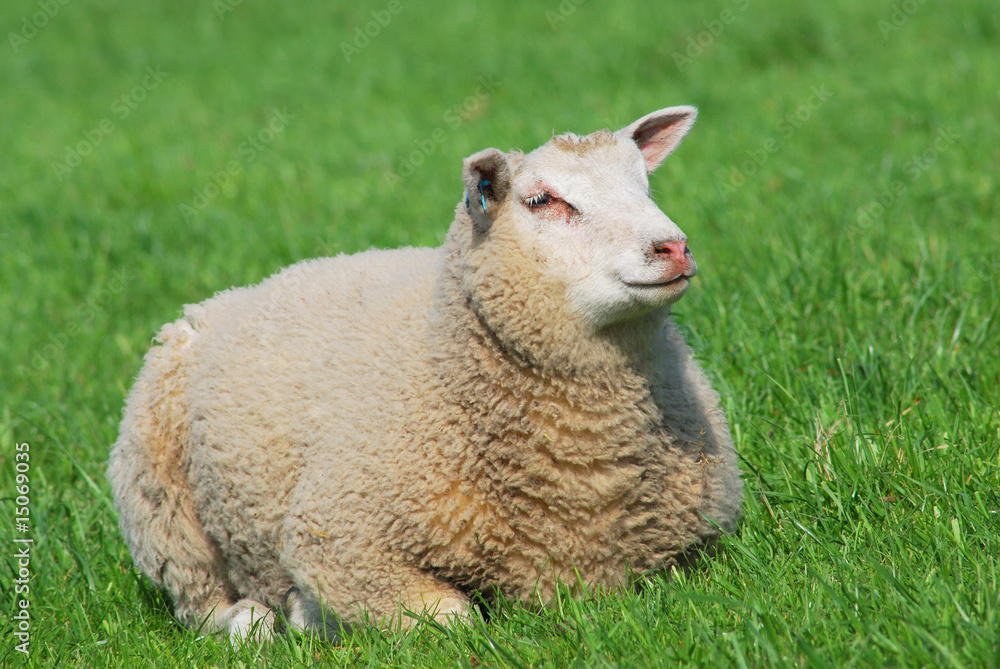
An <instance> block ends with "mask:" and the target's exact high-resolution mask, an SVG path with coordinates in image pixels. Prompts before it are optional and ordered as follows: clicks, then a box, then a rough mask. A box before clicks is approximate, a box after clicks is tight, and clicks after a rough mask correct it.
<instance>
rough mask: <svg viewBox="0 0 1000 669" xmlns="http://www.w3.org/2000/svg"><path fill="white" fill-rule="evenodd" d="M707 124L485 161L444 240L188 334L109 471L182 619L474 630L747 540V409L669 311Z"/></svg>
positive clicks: (186, 325)
mask: <svg viewBox="0 0 1000 669" xmlns="http://www.w3.org/2000/svg"><path fill="white" fill-rule="evenodd" d="M696 114H697V110H696V109H695V108H693V107H687V106H681V107H669V108H666V109H662V110H660V111H656V112H653V113H652V114H649V115H647V116H644V117H642V118H640V119H639V120H637V121H635V122H634V123H632V124H631V125H629V126H627V127H625V128H623V129H621V130H618V131H617V132H610V131H607V130H601V131H598V132H595V133H593V134H590V135H587V136H577V135H574V134H565V135H560V136H555V137H553V138H552V139H551V140H550V141H548V142H547V143H546V144H544V145H543V146H541V147H540V148H538V149H536V150H534V151H532V152H530V153H528V154H524V153H522V152H520V151H516V150H512V151H510V152H509V153H504V152H502V151H499V150H498V149H492V148H491V149H486V150H483V151H480V152H478V153H476V154H474V155H472V156H470V157H469V158H467V159H466V160H465V161H464V165H463V171H462V179H463V181H464V186H465V193H464V195H463V197H462V198H461V200H460V202H459V204H458V205H457V207H456V212H455V218H454V221H453V222H452V224H451V226H450V228H449V230H448V233H447V237H446V240H445V242H444V244H443V246H441V247H439V248H434V249H428V248H404V249H398V250H374V249H373V250H368V251H365V252H363V253H359V254H356V255H350V256H344V255H341V256H338V257H336V258H322V259H314V260H306V261H303V262H300V263H298V264H295V265H292V266H291V267H289V268H287V269H285V270H283V271H281V272H279V273H277V274H275V275H274V276H272V277H270V278H269V279H266V280H264V281H263V282H261V283H260V284H258V285H255V286H251V287H245V288H237V289H230V290H227V291H223V292H221V293H218V294H217V295H215V296H214V297H212V298H211V299H209V300H207V301H205V302H202V303H201V304H197V305H187V306H186V307H185V310H184V315H183V317H182V318H180V319H179V320H177V321H175V322H173V323H170V324H168V325H166V326H164V327H163V328H162V330H161V331H160V332H159V334H158V336H157V340H156V341H157V342H158V344H159V345H158V346H153V347H152V348H151V350H150V351H149V352H148V354H147V355H146V358H145V364H144V366H143V368H142V370H141V371H140V373H139V375H138V378H137V380H136V382H135V384H134V386H133V388H132V390H131V391H130V393H129V396H128V399H127V404H126V408H125V411H124V415H123V419H122V423H121V429H120V435H119V437H118V440H117V441H116V443H115V444H114V446H113V449H112V452H111V456H110V463H109V466H108V479H109V481H110V484H111V487H112V490H113V494H114V500H115V506H116V508H117V510H118V514H119V521H120V527H121V532H122V535H123V536H124V539H125V541H126V543H127V545H128V547H129V550H130V551H131V554H132V557H133V559H134V562H135V565H136V567H137V568H138V569H139V570H141V571H142V572H143V573H144V574H146V575H147V576H148V577H149V578H150V579H151V580H152V581H153V583H155V584H156V585H157V586H159V587H161V588H163V589H164V590H165V591H166V592H167V593H168V594H169V596H170V598H171V600H172V602H173V606H174V611H175V615H176V617H177V618H178V620H180V621H181V622H182V623H183V624H185V625H187V626H188V627H191V628H199V627H200V628H202V629H209V630H214V631H218V632H224V633H226V634H228V635H229V637H230V638H231V639H232V640H233V642H234V643H241V642H244V641H245V640H247V639H267V638H270V637H271V636H272V635H273V634H274V633H276V632H277V631H281V629H282V626H285V627H286V628H292V629H296V630H305V631H311V632H316V633H319V634H328V635H333V636H336V633H337V631H338V630H340V629H341V626H344V627H345V628H349V627H350V626H351V625H354V624H358V623H361V622H368V623H373V624H377V625H381V626H383V627H391V628H395V627H402V628H407V627H409V626H410V625H411V624H412V620H413V619H412V618H411V617H403V616H402V614H401V612H402V611H404V610H409V611H417V612H425V613H426V614H428V615H432V616H434V617H435V618H436V619H438V620H443V621H460V620H463V619H465V617H466V616H468V615H470V614H469V611H470V608H469V607H470V593H472V592H475V591H480V592H496V591H499V592H502V593H504V594H505V595H507V596H509V597H511V598H516V599H519V600H521V601H524V602H525V603H526V604H528V605H545V604H546V603H548V602H550V600H552V598H553V597H554V595H555V592H556V588H557V584H558V583H560V582H564V583H571V584H572V583H577V584H584V585H587V586H592V587H595V588H600V589H615V588H619V587H622V586H624V585H626V584H628V583H630V582H631V579H630V574H643V573H647V572H651V571H654V570H663V569H667V568H670V567H671V566H675V565H684V564H687V560H688V559H689V558H691V557H692V556H695V555H696V554H698V553H699V552H700V551H701V550H711V548H712V547H713V545H714V544H715V542H716V540H717V539H718V537H719V536H720V534H722V533H728V532H732V531H733V530H734V527H735V525H736V523H737V520H738V519H739V516H740V504H741V498H742V489H743V484H742V481H741V479H740V473H739V468H738V464H737V460H736V454H735V451H734V449H733V444H732V440H731V437H730V434H729V429H728V425H727V422H726V419H725V416H724V415H723V413H722V411H721V409H720V407H719V402H720V398H719V396H718V394H717V393H716V392H715V391H714V390H713V389H712V387H711V386H710V384H709V382H708V380H707V379H706V376H705V374H704V372H703V370H702V369H701V367H700V366H699V365H698V363H697V362H696V361H695V359H694V357H693V353H692V351H691V349H690V348H689V347H688V345H687V344H686V343H685V341H684V338H683V336H682V334H681V332H680V331H679V330H678V328H677V326H676V325H675V323H674V322H673V321H672V320H671V318H670V315H669V314H670V309H671V305H673V304H674V303H675V302H676V301H677V300H678V299H680V297H681V296H682V295H683V294H684V293H685V292H686V291H687V289H688V287H689V285H690V281H691V278H692V277H694V276H695V274H696V272H697V264H696V263H695V260H694V257H693V255H692V254H691V250H690V248H689V247H688V246H687V243H686V242H687V238H686V237H685V235H684V234H683V233H682V232H681V230H680V229H679V228H678V227H677V226H676V225H675V224H674V223H673V222H672V221H671V220H670V219H669V218H668V217H667V216H666V215H665V214H664V213H663V212H662V211H661V210H660V209H659V208H658V207H657V206H656V204H655V203H654V202H653V201H652V199H651V196H650V190H649V179H648V174H649V173H651V172H652V171H653V170H655V169H656V168H657V167H658V166H659V165H660V164H661V163H662V162H663V160H664V159H665V158H666V157H667V156H668V155H669V154H670V153H671V152H672V151H673V150H674V149H675V148H676V147H677V145H678V144H679V143H680V141H681V139H682V138H683V137H684V135H685V134H686V133H687V132H688V130H689V129H690V128H691V125H692V124H693V122H694V120H695V116H696ZM276 612H277V614H276ZM276 623H278V624H277V626H276ZM334 623H336V625H334Z"/></svg>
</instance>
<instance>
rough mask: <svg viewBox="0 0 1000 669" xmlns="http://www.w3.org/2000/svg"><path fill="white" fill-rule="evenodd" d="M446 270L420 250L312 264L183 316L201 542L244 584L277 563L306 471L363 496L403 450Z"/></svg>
mask: <svg viewBox="0 0 1000 669" xmlns="http://www.w3.org/2000/svg"><path fill="white" fill-rule="evenodd" d="M440 263H441V253H440V251H438V250H435V249H413V248H408V249H399V250H394V251H375V250H372V251H366V252H364V253H360V254H357V255H353V256H338V257H336V258H323V259H317V260H309V261H304V262H301V263H299V264H296V265H293V266H291V267H289V268H287V269H285V270H284V271H282V272H280V273H279V274H276V275H275V276H273V277H271V278H269V279H267V280H265V281H263V282H262V283H260V284H258V285H256V286H251V287H247V288H238V289H233V290H228V291H225V292H222V293H220V294H218V295H216V296H215V297H213V298H211V299H210V300H207V301H206V302H203V303H201V304H197V305H189V306H188V307H187V308H186V310H185V318H186V319H187V320H188V321H189V322H190V323H191V325H192V327H194V329H195V330H196V332H197V339H196V340H195V342H194V344H193V345H192V350H191V359H190V364H191V366H192V373H191V379H192V381H191V388H190V391H189V392H190V397H189V402H188V404H189V407H190V414H189V419H190V424H191V441H192V443H191V450H190V453H191V456H190V457H191V461H190V468H189V478H190V481H191V484H192V490H193V493H194V497H195V500H196V503H197V507H198V513H199V516H200V517H201V519H202V521H203V522H204V524H205V526H206V530H208V532H209V534H210V535H212V536H213V537H215V538H216V540H217V541H219V542H220V544H222V547H223V550H224V552H229V551H227V550H226V549H227V547H228V546H230V545H232V546H233V547H234V550H233V551H232V553H233V554H238V555H240V556H241V557H240V559H241V560H243V561H245V562H247V565H246V569H247V571H248V576H249V573H251V572H253V571H255V570H257V571H259V570H260V569H261V568H262V565H261V564H254V556H253V555H252V554H253V553H254V551H255V550H259V551H263V552H265V553H268V554H267V555H259V556H257V557H258V558H260V559H263V560H265V561H266V562H267V563H271V564H273V562H274V561H276V559H277V551H278V547H279V546H280V544H281V538H280V527H281V523H282V522H283V518H284V516H285V514H286V513H287V512H288V509H289V506H290V505H291V504H292V499H291V497H292V495H293V489H294V488H295V485H296V482H297V481H298V479H299V477H300V476H301V474H302V473H303V472H304V471H308V470H315V469H316V468H322V469H324V470H325V471H326V473H327V474H328V475H329V476H331V477H332V476H334V475H336V476H337V477H338V479H339V480H340V485H342V486H344V487H347V488H351V487H354V486H359V485H365V486H367V485H369V484H370V481H364V477H365V472H366V471H367V470H370V469H372V468H373V467H375V466H377V465H378V463H379V462H380V461H384V459H385V455H386V454H385V453H384V452H383V451H384V449H385V448H387V447H390V446H391V445H392V444H393V443H395V442H396V438H395V437H394V434H393V433H394V432H398V431H399V430H401V429H402V426H403V425H405V418H404V417H402V416H401V415H400V414H401V412H402V407H403V406H404V404H405V401H404V400H405V398H407V397H409V396H411V395H412V394H413V393H415V392H420V388H419V386H420V383H421V382H420V379H421V378H422V376H424V375H425V371H424V370H425V369H426V352H425V349H426V327H427V310H428V308H429V306H430V302H431V296H432V293H433V289H434V285H435V281H436V278H437V276H438V275H439V273H440ZM327 480H330V479H327ZM258 546H259V547H260V548H259V549H257V548H251V547H258ZM248 553H249V554H250V555H248Z"/></svg>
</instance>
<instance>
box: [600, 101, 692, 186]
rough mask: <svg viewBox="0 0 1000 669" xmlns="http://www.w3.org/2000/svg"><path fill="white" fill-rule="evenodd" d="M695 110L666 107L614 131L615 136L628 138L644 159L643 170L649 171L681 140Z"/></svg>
mask: <svg viewBox="0 0 1000 669" xmlns="http://www.w3.org/2000/svg"><path fill="white" fill-rule="evenodd" d="M697 116H698V110H697V109H695V108H694V107H687V106H684V107H667V108H666V109H661V110H660V111H655V112H653V113H652V114H647V115H646V116H643V117H642V118H641V119H639V120H638V121H636V122H635V123H633V124H632V125H630V126H628V127H627V128H622V129H621V130H619V131H618V133H617V134H618V136H620V137H625V138H627V139H631V140H632V141H633V142H635V143H636V145H637V146H638V147H639V150H640V151H642V157H643V158H645V159H646V171H647V172H652V171H653V170H655V169H656V168H657V167H659V166H660V163H662V162H663V161H664V160H666V158H667V156H669V155H670V153H671V152H672V151H673V150H674V149H676V148H677V145H678V144H680V143H681V140H682V139H684V135H686V134H687V133H688V130H690V129H691V126H692V125H694V119H695V117H697Z"/></svg>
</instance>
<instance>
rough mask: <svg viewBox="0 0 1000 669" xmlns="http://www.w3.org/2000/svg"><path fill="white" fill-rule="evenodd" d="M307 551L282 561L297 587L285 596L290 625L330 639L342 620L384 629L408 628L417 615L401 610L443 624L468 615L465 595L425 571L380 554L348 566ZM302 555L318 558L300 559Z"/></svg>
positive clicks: (318, 552)
mask: <svg viewBox="0 0 1000 669" xmlns="http://www.w3.org/2000/svg"><path fill="white" fill-rule="evenodd" d="M309 548H313V547H312V546H311V547H309ZM306 553H307V554H306V555H303V554H302V553H301V552H300V553H299V554H298V555H297V556H295V557H296V558H298V559H296V560H295V561H294V563H291V564H290V563H289V562H287V561H284V560H283V562H285V566H286V567H287V568H289V571H290V573H291V574H292V578H293V580H294V581H295V583H296V585H297V590H298V592H295V593H290V595H294V597H291V596H290V597H288V598H286V602H288V601H289V600H291V601H290V602H289V605H288V606H286V608H285V616H286V619H287V620H288V623H289V625H290V626H291V627H293V628H295V629H299V630H307V631H312V632H319V633H324V634H325V635H326V636H327V637H331V638H335V637H336V636H337V632H338V630H339V627H340V624H342V623H347V624H348V625H349V624H351V623H358V622H369V623H372V624H375V625H378V626H380V627H382V628H385V629H404V630H407V629H410V628H412V627H413V626H414V625H415V624H416V623H417V618H414V617H413V616H411V615H407V614H406V612H412V613H413V614H416V615H417V616H424V615H429V616H431V617H432V618H433V619H434V620H437V621H439V622H444V623H455V622H459V621H461V620H464V619H466V618H467V617H468V616H469V606H470V605H469V598H468V597H466V596H465V594H463V593H462V592H460V591H459V590H458V589H456V588H455V587H454V586H452V585H450V584H448V583H445V582H444V581H441V580H440V579H438V578H435V577H434V576H433V575H431V574H429V573H427V572H425V571H421V570H419V569H416V568H414V567H411V566H409V565H403V564H398V563H396V562H395V561H392V560H387V559H386V556H385V555H384V554H383V555H381V556H380V558H381V560H380V561H376V560H375V559H372V560H371V561H368V562H358V563H354V566H352V567H348V566H347V565H344V566H341V565H338V564H336V562H335V561H334V560H330V557H329V554H327V555H326V556H324V555H323V552H321V551H319V550H316V551H311V550H307V551H306ZM287 555H288V554H287V553H286V556H287ZM307 556H308V557H315V558H317V561H311V560H308V561H307V560H303V559H302V558H305V557H307ZM367 557H369V558H374V557H375V555H373V554H369V555H368V556H367ZM324 558H325V559H324ZM320 560H322V562H321V561H320ZM324 562H325V563H326V564H324ZM331 562H333V564H330V563H331ZM333 612H336V613H335V614H334V613H333Z"/></svg>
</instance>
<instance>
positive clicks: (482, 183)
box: [466, 179, 490, 214]
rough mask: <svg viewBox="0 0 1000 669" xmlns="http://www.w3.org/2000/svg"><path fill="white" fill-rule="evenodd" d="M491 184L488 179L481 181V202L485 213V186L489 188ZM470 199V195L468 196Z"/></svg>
mask: <svg viewBox="0 0 1000 669" xmlns="http://www.w3.org/2000/svg"><path fill="white" fill-rule="evenodd" d="M489 185H490V182H489V181H488V180H487V179H480V180H479V201H480V202H482V203H483V213H484V214H485V213H486V194H485V193H483V186H489ZM466 197H468V194H466Z"/></svg>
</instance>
